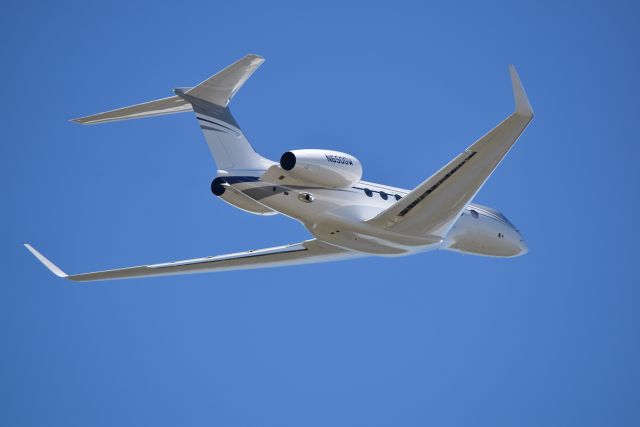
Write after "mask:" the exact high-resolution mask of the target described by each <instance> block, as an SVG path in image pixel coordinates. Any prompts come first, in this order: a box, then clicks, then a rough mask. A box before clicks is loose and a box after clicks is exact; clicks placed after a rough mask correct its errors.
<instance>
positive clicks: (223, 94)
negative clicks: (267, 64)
mask: <svg viewBox="0 0 640 427" xmlns="http://www.w3.org/2000/svg"><path fill="white" fill-rule="evenodd" d="M263 62H264V58H263V57H261V56H258V55H254V54H249V55H247V56H245V57H244V58H242V59H240V60H239V61H236V62H234V63H233V64H231V65H229V66H228V67H227V68H225V69H224V70H222V71H220V72H219V73H217V74H216V75H214V76H212V77H209V78H208V79H207V80H205V81H203V82H202V83H200V84H199V85H197V86H195V87H194V88H193V89H190V90H188V91H187V92H186V94H187V95H189V96H192V97H194V98H199V99H202V100H204V101H207V102H210V103H212V104H215V105H219V106H221V107H226V106H227V105H229V101H231V98H233V95H235V94H236V92H237V91H238V90H239V89H240V88H241V87H242V85H244V83H245V82H246V81H247V79H249V77H251V75H252V74H253V72H254V71H255V70H256V69H258V67H259V66H260V65H262V63H263Z"/></svg>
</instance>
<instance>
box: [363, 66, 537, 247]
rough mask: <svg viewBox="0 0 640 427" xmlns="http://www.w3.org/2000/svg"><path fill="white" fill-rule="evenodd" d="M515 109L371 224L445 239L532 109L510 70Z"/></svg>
mask: <svg viewBox="0 0 640 427" xmlns="http://www.w3.org/2000/svg"><path fill="white" fill-rule="evenodd" d="M510 72H511V83H512V85H513V96H514V99H515V104H516V109H515V111H514V112H513V114H511V115H510V116H509V117H507V118H506V119H505V120H504V121H503V122H502V123H500V124H499V125H498V126H496V127H495V128H493V129H492V130H491V131H490V132H489V133H487V134H486V135H485V136H483V137H482V138H480V139H479V140H478V141H477V142H476V143H475V144H473V145H472V146H471V147H469V148H467V149H466V150H465V151H464V152H463V153H462V154H460V155H459V156H458V157H456V158H455V159H453V160H452V161H450V162H449V163H448V164H447V165H445V166H444V167H443V168H442V169H440V170H439V171H438V172H436V173H435V174H434V175H433V176H431V178H429V179H427V180H426V181H424V182H423V183H422V184H420V185H419V186H417V187H416V188H415V189H413V190H412V191H411V192H410V193H409V194H407V195H406V196H405V197H403V198H402V199H401V200H400V201H398V202H397V203H394V204H393V205H392V206H391V207H390V208H388V209H387V210H385V211H383V212H381V213H380V214H378V216H376V217H374V218H372V219H370V220H369V221H368V222H369V223H370V224H372V225H375V226H378V227H381V228H385V229H389V230H392V231H395V232H398V233H403V234H409V235H421V236H424V235H432V236H437V237H440V238H442V237H444V236H445V235H446V234H447V232H448V231H449V229H450V228H451V226H452V225H453V223H454V222H455V221H456V220H457V219H458V218H459V217H460V214H461V213H462V211H463V210H464V208H465V207H466V206H467V204H469V202H471V200H472V199H473V197H474V196H475V195H476V193H477V192H478V191H479V190H480V188H482V186H483V185H484V183H485V182H486V181H487V179H488V178H489V176H490V175H491V173H492V172H493V171H494V170H495V169H496V167H498V165H499V164H500V161H501V160H502V159H503V158H504V156H505V155H506V154H507V153H508V152H509V150H510V149H511V147H512V146H513V144H515V142H516V140H517V139H518V137H519V136H520V134H522V132H523V131H524V129H525V128H526V127H527V125H528V124H529V122H530V121H531V119H532V118H533V110H532V109H531V105H530V104H529V100H528V99H527V95H526V94H525V92H524V89H523V88H522V83H521V82H520V78H519V77H518V73H517V72H516V69H515V67H513V65H512V66H510Z"/></svg>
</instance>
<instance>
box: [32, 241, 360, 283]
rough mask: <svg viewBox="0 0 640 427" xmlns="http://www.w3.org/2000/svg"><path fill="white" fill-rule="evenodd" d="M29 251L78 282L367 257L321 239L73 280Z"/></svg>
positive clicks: (33, 252)
mask: <svg viewBox="0 0 640 427" xmlns="http://www.w3.org/2000/svg"><path fill="white" fill-rule="evenodd" d="M25 247H26V248H27V249H28V250H29V251H30V252H31V253H32V254H33V255H34V256H35V257H36V258H37V259H38V260H39V261H40V262H41V263H43V264H44V265H45V266H46V267H47V268H48V269H49V270H50V271H51V272H52V273H53V274H55V275H56V276H58V277H63V278H65V279H69V280H72V281H74V282H91V281H96V280H110V279H128V278H135V277H149V276H169V275H177V274H193V273H206V272H210V271H223V270H248V269H252V268H266V267H279V266H284V265H295V264H310V263H317V262H326V261H337V260H341V259H347V258H357V257H359V256H363V254H360V253H357V252H351V251H347V250H345V249H341V248H338V247H335V246H332V245H329V244H327V243H324V242H322V241H319V240H317V239H311V240H306V241H304V242H301V243H294V244H291V245H285V246H277V247H274V248H267V249H257V250H253V251H247V252H238V253H233V254H226V255H217V256H210V257H205V258H195V259H189V260H184V261H174V262H166V263H162V264H151V265H141V266H138V267H127V268H119V269H115V270H105V271H97V272H94V273H83V274H75V275H71V276H70V275H67V274H66V273H65V272H64V271H62V270H61V269H60V268H58V267H57V266H56V265H55V264H53V263H52V262H51V261H49V260H48V259H47V258H45V257H44V255H42V254H41V253H40V252H38V251H37V250H35V249H34V248H33V247H31V245H29V244H25Z"/></svg>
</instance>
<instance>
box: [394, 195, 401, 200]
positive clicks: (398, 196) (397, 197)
mask: <svg viewBox="0 0 640 427" xmlns="http://www.w3.org/2000/svg"><path fill="white" fill-rule="evenodd" d="M393 197H395V198H396V200H400V199H402V196H401V195H399V194H396V195H395V196H393Z"/></svg>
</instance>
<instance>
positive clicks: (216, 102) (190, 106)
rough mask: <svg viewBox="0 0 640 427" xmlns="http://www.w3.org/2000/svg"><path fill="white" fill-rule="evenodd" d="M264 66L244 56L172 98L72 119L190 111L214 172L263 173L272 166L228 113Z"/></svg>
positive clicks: (83, 120) (259, 60) (102, 120)
mask: <svg viewBox="0 0 640 427" xmlns="http://www.w3.org/2000/svg"><path fill="white" fill-rule="evenodd" d="M263 62H264V58H262V57H260V56H258V55H247V56H245V57H244V58H242V59H240V60H239V61H237V62H235V63H233V64H231V65H230V66H228V67H227V68H225V69H224V70H222V71H220V72H219V73H218V74H216V75H214V76H212V77H210V78H208V79H207V80H205V81H203V82H202V83H200V84H199V85H197V86H195V87H193V88H176V89H174V90H173V92H174V93H175V95H174V96H170V97H168V98H162V99H157V100H155V101H150V102H145V103H143V104H137V105H132V106H129V107H124V108H119V109H117V110H112V111H107V112H104V113H100V114H95V115H92V116H87V117H81V118H78V119H73V120H72V121H73V122H75V123H81V124H97V123H106V122H115V121H118V120H129V119H141V118H144V117H152V116H160V115H164V114H173V113H182V112H185V111H193V112H194V113H195V115H196V119H197V120H198V124H199V125H200V128H201V129H202V133H203V134H204V137H205V140H206V141H207V145H208V146H209V150H211V154H212V155H213V158H214V159H215V162H216V165H217V167H218V170H219V171H220V172H221V173H223V174H224V173H225V172H226V171H228V170H244V171H252V170H255V171H256V172H260V171H264V170H266V169H267V168H268V167H269V166H271V165H273V164H274V162H272V161H270V160H268V159H266V158H264V157H262V156H261V155H259V154H258V153H256V152H255V150H254V149H253V147H252V146H251V144H250V143H249V141H248V140H247V138H246V137H245V136H244V134H243V132H242V130H241V129H240V126H239V125H238V123H237V122H236V121H235V119H234V118H233V116H232V115H231V111H230V110H229V102H230V101H231V98H233V95H235V94H236V92H237V91H238V90H239V89H240V88H241V87H242V85H243V84H244V83H245V82H246V81H247V80H248V79H249V77H251V75H252V74H253V72H254V71H255V70H256V69H257V68H258V67H259V66H260V65H262V63H263Z"/></svg>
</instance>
